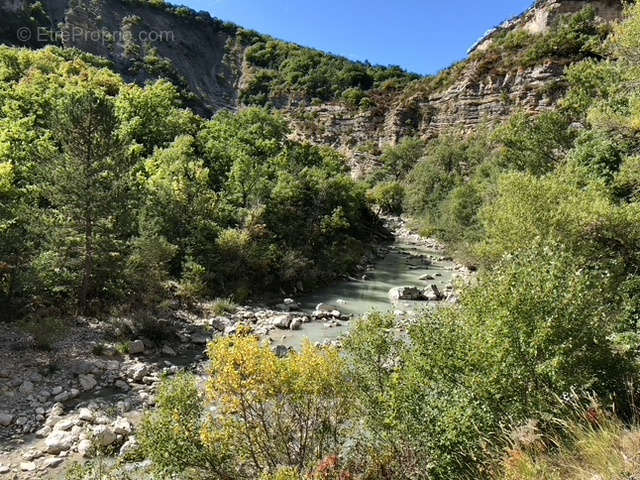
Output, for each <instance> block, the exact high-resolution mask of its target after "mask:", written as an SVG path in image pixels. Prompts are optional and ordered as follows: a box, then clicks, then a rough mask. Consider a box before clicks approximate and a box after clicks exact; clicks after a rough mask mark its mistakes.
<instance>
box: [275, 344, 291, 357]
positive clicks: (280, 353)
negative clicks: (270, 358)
mask: <svg viewBox="0 0 640 480" xmlns="http://www.w3.org/2000/svg"><path fill="white" fill-rule="evenodd" d="M273 353H275V355H276V357H278V358H284V357H286V356H287V355H289V347H287V346H285V345H276V346H275V347H273Z"/></svg>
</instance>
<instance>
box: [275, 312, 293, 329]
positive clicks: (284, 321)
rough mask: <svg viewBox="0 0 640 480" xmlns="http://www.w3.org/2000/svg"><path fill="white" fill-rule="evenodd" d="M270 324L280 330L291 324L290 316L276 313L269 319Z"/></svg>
mask: <svg viewBox="0 0 640 480" xmlns="http://www.w3.org/2000/svg"><path fill="white" fill-rule="evenodd" d="M271 325H273V326H274V327H276V328H280V329H282V330H286V329H288V328H289V326H290V325H291V317H290V316H289V315H278V316H277V317H273V318H272V319H271Z"/></svg>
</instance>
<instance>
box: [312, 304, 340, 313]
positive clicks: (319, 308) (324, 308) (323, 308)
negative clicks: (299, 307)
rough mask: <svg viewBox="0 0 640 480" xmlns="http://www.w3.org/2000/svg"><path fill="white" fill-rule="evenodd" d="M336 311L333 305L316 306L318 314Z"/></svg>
mask: <svg viewBox="0 0 640 480" xmlns="http://www.w3.org/2000/svg"><path fill="white" fill-rule="evenodd" d="M335 309H336V307H334V306H333V305H327V304H326V303H319V304H318V305H316V312H325V313H329V312H331V311H333V310H335Z"/></svg>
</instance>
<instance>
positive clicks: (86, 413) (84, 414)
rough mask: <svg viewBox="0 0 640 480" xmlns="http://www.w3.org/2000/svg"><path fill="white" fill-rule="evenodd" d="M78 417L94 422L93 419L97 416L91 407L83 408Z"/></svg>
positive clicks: (84, 420)
mask: <svg viewBox="0 0 640 480" xmlns="http://www.w3.org/2000/svg"><path fill="white" fill-rule="evenodd" d="M78 418H79V419H80V420H82V421H83V422H93V419H94V418H95V416H94V414H93V412H92V411H91V409H89V408H81V409H80V412H79V415H78Z"/></svg>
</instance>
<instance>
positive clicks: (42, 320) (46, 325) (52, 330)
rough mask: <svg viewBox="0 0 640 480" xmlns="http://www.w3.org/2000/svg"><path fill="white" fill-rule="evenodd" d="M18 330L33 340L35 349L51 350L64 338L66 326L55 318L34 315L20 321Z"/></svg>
mask: <svg viewBox="0 0 640 480" xmlns="http://www.w3.org/2000/svg"><path fill="white" fill-rule="evenodd" d="M20 329H21V330H22V331H23V332H25V333H27V334H28V335H30V336H31V338H33V341H34V344H35V347H36V348H37V349H39V350H51V348H52V347H53V345H54V344H55V343H56V342H57V341H58V340H61V339H62V338H63V337H64V334H65V332H66V329H67V325H66V324H65V322H64V321H63V320H62V319H60V318H57V317H50V316H48V315H47V316H46V317H45V316H40V315H34V316H31V317H28V318H25V319H24V320H22V321H21V323H20Z"/></svg>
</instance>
